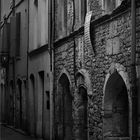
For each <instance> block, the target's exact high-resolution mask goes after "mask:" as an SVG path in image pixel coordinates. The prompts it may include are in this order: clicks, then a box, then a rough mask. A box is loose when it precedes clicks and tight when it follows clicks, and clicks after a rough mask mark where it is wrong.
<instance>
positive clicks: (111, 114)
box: [103, 71, 129, 140]
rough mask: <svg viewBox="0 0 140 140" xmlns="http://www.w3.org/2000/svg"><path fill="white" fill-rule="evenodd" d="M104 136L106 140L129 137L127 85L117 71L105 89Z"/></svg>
mask: <svg viewBox="0 0 140 140" xmlns="http://www.w3.org/2000/svg"><path fill="white" fill-rule="evenodd" d="M103 135H104V139H105V140H108V139H109V140H110V139H113V138H114V137H129V104H128V94H127V89H126V85H125V83H124V81H123V79H122V77H121V76H120V75H119V73H118V72H117V71H116V72H114V73H113V74H112V75H111V76H110V77H109V79H108V81H107V84H106V87H105V97H104V118H103Z"/></svg>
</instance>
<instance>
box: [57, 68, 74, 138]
mask: <svg viewBox="0 0 140 140" xmlns="http://www.w3.org/2000/svg"><path fill="white" fill-rule="evenodd" d="M67 75H68V74H67V72H66V71H65V70H64V71H63V73H61V74H60V76H59V78H58V83H57V84H58V85H57V94H56V122H57V139H58V140H72V128H73V123H72V122H73V119H72V94H71V86H70V80H69V77H68V76H67Z"/></svg>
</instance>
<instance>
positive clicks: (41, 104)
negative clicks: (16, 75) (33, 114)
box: [37, 71, 45, 137]
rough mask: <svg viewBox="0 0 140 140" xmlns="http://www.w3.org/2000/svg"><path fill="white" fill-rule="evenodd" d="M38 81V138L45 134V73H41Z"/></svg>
mask: <svg viewBox="0 0 140 140" xmlns="http://www.w3.org/2000/svg"><path fill="white" fill-rule="evenodd" d="M38 74H39V79H38V94H37V100H38V101H37V136H38V137H42V136H43V133H44V130H43V128H44V123H43V120H44V112H43V110H44V94H45V93H44V71H40V72H39V73H38Z"/></svg>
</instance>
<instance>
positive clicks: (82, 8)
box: [74, 0, 87, 24]
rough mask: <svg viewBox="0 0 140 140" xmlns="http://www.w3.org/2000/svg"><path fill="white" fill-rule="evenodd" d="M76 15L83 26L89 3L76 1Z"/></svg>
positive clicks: (82, 0)
mask: <svg viewBox="0 0 140 140" xmlns="http://www.w3.org/2000/svg"><path fill="white" fill-rule="evenodd" d="M74 7H75V15H76V19H77V20H78V21H77V22H79V23H81V24H83V23H84V20H85V16H86V11H87V2H86V0H75V6H74Z"/></svg>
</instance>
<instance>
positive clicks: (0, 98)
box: [0, 84, 5, 122]
mask: <svg viewBox="0 0 140 140" xmlns="http://www.w3.org/2000/svg"><path fill="white" fill-rule="evenodd" d="M4 100H5V98H4V84H1V90H0V121H1V122H4V118H5V117H4V116H5V114H4V110H5V109H4V108H5V101H4Z"/></svg>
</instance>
